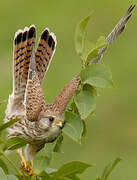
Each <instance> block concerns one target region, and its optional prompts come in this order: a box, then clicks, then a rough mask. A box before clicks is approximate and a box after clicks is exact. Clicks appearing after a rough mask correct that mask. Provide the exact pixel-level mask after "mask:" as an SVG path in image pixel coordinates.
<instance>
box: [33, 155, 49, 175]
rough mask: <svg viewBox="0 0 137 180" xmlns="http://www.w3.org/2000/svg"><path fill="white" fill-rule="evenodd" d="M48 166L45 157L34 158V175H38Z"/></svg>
mask: <svg viewBox="0 0 137 180" xmlns="http://www.w3.org/2000/svg"><path fill="white" fill-rule="evenodd" d="M48 164H49V160H48V158H47V157H46V156H45V155H41V156H38V155H36V157H35V158H34V167H33V169H34V173H35V174H40V173H41V172H42V171H44V170H45V169H46V167H47V166H48Z"/></svg>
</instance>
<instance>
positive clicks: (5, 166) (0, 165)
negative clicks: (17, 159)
mask: <svg viewBox="0 0 137 180" xmlns="http://www.w3.org/2000/svg"><path fill="white" fill-rule="evenodd" d="M0 167H1V168H2V169H3V170H4V172H5V173H6V174H8V167H7V165H6V163H5V162H4V161H3V160H2V159H0Z"/></svg>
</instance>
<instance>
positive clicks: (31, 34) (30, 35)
mask: <svg viewBox="0 0 137 180" xmlns="http://www.w3.org/2000/svg"><path fill="white" fill-rule="evenodd" d="M33 37H34V38H35V37H36V29H35V26H31V27H30V29H29V32H28V38H33Z"/></svg>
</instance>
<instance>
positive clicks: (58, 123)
mask: <svg viewBox="0 0 137 180" xmlns="http://www.w3.org/2000/svg"><path fill="white" fill-rule="evenodd" d="M54 123H55V124H56V125H57V126H58V127H60V128H61V129H62V128H63V126H64V123H63V121H59V120H58V121H57V120H54Z"/></svg>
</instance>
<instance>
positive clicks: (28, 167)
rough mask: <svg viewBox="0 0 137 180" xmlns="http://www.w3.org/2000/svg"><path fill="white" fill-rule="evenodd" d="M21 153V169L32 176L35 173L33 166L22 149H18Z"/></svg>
mask: <svg viewBox="0 0 137 180" xmlns="http://www.w3.org/2000/svg"><path fill="white" fill-rule="evenodd" d="M18 152H19V155H20V157H21V169H22V171H23V173H25V174H27V175H29V176H32V175H33V168H32V166H31V164H29V163H28V161H27V160H26V159H25V157H24V155H23V153H22V149H19V150H18Z"/></svg>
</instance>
